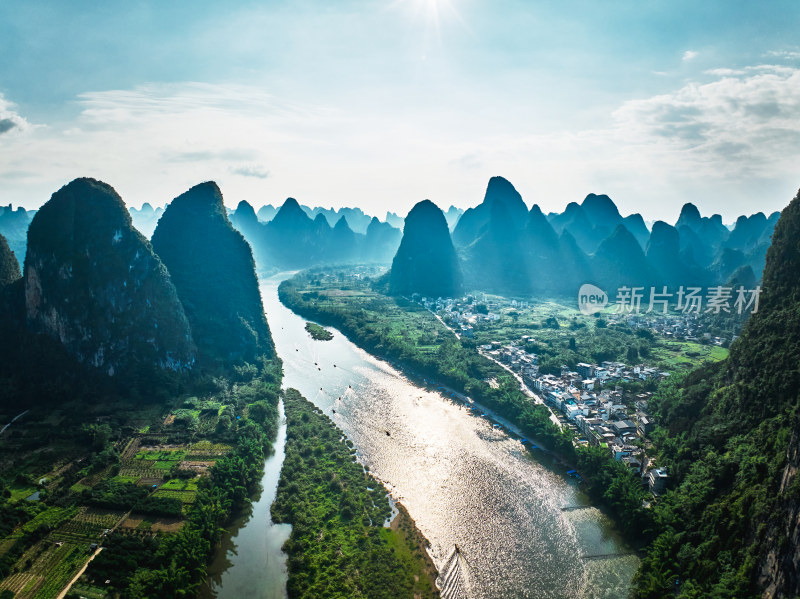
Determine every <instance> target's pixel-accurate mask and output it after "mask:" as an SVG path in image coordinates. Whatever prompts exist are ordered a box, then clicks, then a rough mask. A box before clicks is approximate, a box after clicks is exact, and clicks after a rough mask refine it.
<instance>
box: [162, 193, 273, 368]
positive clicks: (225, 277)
mask: <svg viewBox="0 0 800 599" xmlns="http://www.w3.org/2000/svg"><path fill="white" fill-rule="evenodd" d="M152 241H153V249H154V250H155V251H156V252H157V253H158V255H159V257H160V258H161V260H163V261H164V264H165V265H166V267H167V268H168V269H169V272H170V276H171V277H172V281H173V283H174V284H175V288H176V289H177V291H178V297H180V299H181V302H182V303H183V306H184V308H185V310H186V316H187V318H188V319H189V323H190V325H191V327H192V333H193V335H194V338H195V342H196V343H197V345H198V348H197V349H198V354H199V358H200V360H201V362H203V363H204V365H206V366H211V365H215V364H221V365H223V366H224V365H228V364H230V363H231V362H236V361H242V360H244V361H248V362H255V361H256V358H257V356H259V355H260V354H262V353H265V352H266V353H271V352H272V340H271V337H270V333H269V327H268V326H267V321H266V318H265V316H264V308H263V306H262V304H261V294H260V292H259V289H258V280H257V278H256V273H255V264H254V262H253V254H252V252H251V250H250V246H249V245H248V244H247V242H246V241H245V240H244V238H243V237H242V235H241V234H240V233H239V232H238V231H236V230H235V229H234V228H233V226H232V225H231V223H230V221H229V220H228V217H227V214H226V211H225V207H224V205H223V204H222V193H221V192H220V190H219V188H218V187H217V185H216V184H215V183H213V182H209V183H202V184H200V185H196V186H195V187H193V188H192V189H190V190H189V191H187V192H186V193H184V194H182V195H181V196H179V197H177V198H175V199H174V200H173V201H172V202H171V203H170V204H169V206H167V208H166V210H165V211H164V214H163V215H162V217H161V219H160V220H159V222H158V226H157V227H156V230H155V232H154V233H153V239H152Z"/></svg>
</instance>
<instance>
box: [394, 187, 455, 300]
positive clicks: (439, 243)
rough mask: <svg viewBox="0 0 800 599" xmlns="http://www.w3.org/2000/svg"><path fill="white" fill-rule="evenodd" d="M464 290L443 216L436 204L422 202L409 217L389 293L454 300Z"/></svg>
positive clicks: (396, 257) (398, 251)
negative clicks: (415, 294)
mask: <svg viewBox="0 0 800 599" xmlns="http://www.w3.org/2000/svg"><path fill="white" fill-rule="evenodd" d="M461 288H462V284H461V269H460V268H459V265H458V258H457V257H456V252H455V249H454V248H453V242H452V241H451V240H450V231H449V229H448V227H447V221H446V220H445V218H444V214H443V213H442V211H441V210H440V209H439V208H438V207H437V206H436V205H435V204H434V203H433V202H431V201H430V200H423V201H422V202H419V203H418V204H417V205H416V206H414V207H413V208H412V209H411V211H410V212H409V213H408V216H407V217H406V220H405V226H404V229H403V239H402V241H400V247H399V248H398V250H397V254H396V255H395V257H394V260H393V261H392V269H391V271H390V272H389V291H390V293H392V294H395V295H410V294H412V293H419V294H421V295H427V296H432V297H438V296H444V297H452V296H453V295H456V294H458V293H460V291H461Z"/></svg>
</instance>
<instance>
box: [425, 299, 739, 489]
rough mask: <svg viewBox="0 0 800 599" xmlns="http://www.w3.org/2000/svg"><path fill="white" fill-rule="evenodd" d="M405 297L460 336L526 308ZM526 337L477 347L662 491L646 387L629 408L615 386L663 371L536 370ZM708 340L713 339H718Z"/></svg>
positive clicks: (664, 321)
mask: <svg viewBox="0 0 800 599" xmlns="http://www.w3.org/2000/svg"><path fill="white" fill-rule="evenodd" d="M412 300H413V301H416V302H418V303H419V304H421V305H422V306H424V307H425V308H427V309H428V310H430V311H431V312H433V313H434V314H437V315H439V316H440V317H441V318H442V319H443V320H444V321H445V322H446V323H447V324H448V325H450V326H452V327H453V328H454V330H456V332H459V333H460V334H461V335H463V336H465V337H468V338H470V337H472V336H473V326H474V325H475V324H476V323H477V322H481V321H484V320H487V321H495V320H498V319H499V318H500V316H499V314H498V313H499V311H500V309H501V308H508V307H510V308H518V309H524V308H526V307H528V305H527V304H526V302H518V301H517V300H507V301H504V302H503V305H500V304H499V303H497V302H496V301H494V302H493V301H485V298H475V297H472V296H467V297H463V298H455V299H453V298H426V297H421V296H419V295H416V294H415V296H414V297H412ZM612 318H615V317H612ZM617 318H618V319H619V320H620V321H622V319H625V321H626V322H627V324H628V325H629V326H631V327H633V328H649V329H651V330H653V331H654V332H657V333H660V334H663V335H665V336H666V337H672V338H675V339H678V338H681V339H687V340H693V339H697V337H696V335H702V332H700V330H701V328H702V325H700V324H698V323H697V322H696V320H697V319H696V318H695V317H694V316H693V315H687V316H683V317H674V316H672V317H664V318H659V317H657V316H655V315H647V316H646V317H645V316H640V315H628V316H620V317H617ZM668 333H669V334H668ZM529 339H530V338H529V337H528V336H523V337H522V339H521V342H520V343H509V344H506V345H503V344H501V343H500V342H497V341H494V342H492V343H489V344H486V345H482V346H481V347H480V351H481V353H483V354H484V355H486V356H487V357H489V358H491V359H494V360H496V361H497V362H499V363H501V364H504V365H505V366H507V367H508V368H509V369H510V370H511V371H513V372H514V373H516V374H518V375H519V377H520V378H521V379H522V382H523V383H524V384H525V386H527V387H528V389H529V390H531V391H533V392H534V393H536V394H537V395H539V397H540V398H541V399H542V400H543V401H544V403H545V404H547V405H548V406H549V407H550V408H551V410H552V411H553V413H554V414H555V415H556V416H557V417H558V420H559V421H560V422H561V423H562V426H564V427H568V428H570V429H571V430H572V431H573V433H574V434H575V437H576V441H575V442H576V443H578V444H591V445H596V446H600V447H606V448H607V449H608V450H609V451H610V452H611V455H612V456H613V457H614V459H615V460H619V461H620V462H622V463H624V464H625V465H626V466H627V467H628V468H630V470H631V472H632V473H633V474H635V475H636V476H640V477H641V479H642V484H646V485H647V486H648V487H649V489H650V491H651V492H652V493H653V494H654V495H658V494H660V493H662V492H663V491H664V490H665V488H666V484H667V481H668V480H669V476H668V474H667V471H666V469H665V468H656V467H654V465H653V464H652V462H651V460H649V459H648V458H647V456H646V454H645V446H646V438H647V436H648V435H649V434H650V433H651V432H652V430H653V427H654V424H653V421H652V419H651V418H650V416H649V415H648V413H647V399H648V398H649V396H650V393H641V394H639V395H637V396H636V397H635V398H626V399H628V402H627V403H631V400H633V403H634V406H633V407H629V406H628V405H627V403H626V402H625V401H623V392H622V390H621V389H620V387H618V386H616V384H617V383H620V382H627V381H635V380H642V381H646V380H651V379H655V380H660V379H661V378H663V377H665V376H669V373H667V372H662V371H659V370H658V369H656V368H652V367H649V366H646V365H643V364H639V365H636V366H630V365H627V364H624V363H622V362H602V363H601V364H599V365H598V364H588V363H579V364H577V365H576V367H575V370H574V371H573V370H570V369H569V368H567V367H566V366H562V367H561V373H560V375H559V376H555V375H551V374H544V375H542V374H540V372H539V364H538V362H539V360H538V356H537V355H536V354H534V353H529V352H527V351H525V349H524V347H525V346H526V344H527V342H528V341H529ZM712 341H713V342H715V343H718V344H721V343H722V342H724V339H723V340H719V339H716V340H712ZM612 386H613V390H612Z"/></svg>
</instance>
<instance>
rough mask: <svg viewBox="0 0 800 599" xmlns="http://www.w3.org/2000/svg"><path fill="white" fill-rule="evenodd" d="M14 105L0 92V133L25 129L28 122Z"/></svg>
mask: <svg viewBox="0 0 800 599" xmlns="http://www.w3.org/2000/svg"><path fill="white" fill-rule="evenodd" d="M15 108H16V105H15V104H13V103H12V102H9V101H8V100H6V99H5V98H4V97H3V94H0V135H3V134H4V133H16V132H20V131H25V130H26V129H28V128H29V127H30V123H28V121H27V120H25V119H24V118H23V117H22V116H20V114H19V113H17V111H16V110H15Z"/></svg>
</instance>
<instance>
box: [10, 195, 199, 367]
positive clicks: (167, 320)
mask: <svg viewBox="0 0 800 599" xmlns="http://www.w3.org/2000/svg"><path fill="white" fill-rule="evenodd" d="M24 291H25V313H26V317H27V322H28V326H29V328H30V329H31V330H33V331H34V332H39V333H44V334H46V335H49V336H50V337H53V338H55V339H57V340H58V341H59V342H60V343H61V344H63V345H64V347H65V348H66V349H67V351H68V352H69V353H70V354H71V355H73V356H74V357H75V358H77V359H78V361H80V362H82V363H85V364H88V365H91V366H94V367H96V368H98V369H101V370H103V371H105V372H107V373H108V374H112V375H113V374H114V373H115V372H118V371H120V370H121V369H126V368H128V367H129V366H132V365H134V364H146V365H156V366H158V367H161V368H166V369H171V370H176V371H178V370H185V369H188V368H191V366H192V365H193V363H194V359H195V352H194V344H193V341H192V336H191V331H190V328H189V323H188V321H187V320H186V316H185V314H184V311H183V307H182V306H181V303H180V301H179V300H178V296H177V294H176V292H175V287H174V286H173V284H172V281H171V280H170V276H169V273H168V272H167V270H166V268H164V265H163V264H162V263H161V261H160V260H159V259H158V257H157V256H156V255H155V254H154V253H153V250H152V248H151V247H150V244H149V243H148V242H147V240H146V239H145V238H144V237H142V235H141V234H140V233H139V232H138V231H136V230H135V229H134V228H133V226H132V224H131V217H130V215H129V214H128V212H127V210H126V209H125V204H124V203H123V201H122V199H121V198H120V197H119V195H118V194H117V193H116V192H115V191H114V189H113V188H112V187H110V186H109V185H107V184H105V183H102V182H101V181H96V180H94V179H76V180H74V181H72V182H71V183H69V184H68V185H66V186H64V187H62V188H61V189H60V190H59V191H57V192H56V193H54V194H53V196H52V197H51V198H50V200H49V201H48V202H47V203H46V204H45V205H44V206H42V208H41V209H40V210H39V212H38V213H37V214H36V216H35V217H34V219H33V221H32V222H31V225H30V228H29V230H28V250H27V256H26V259H25V276H24Z"/></svg>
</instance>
